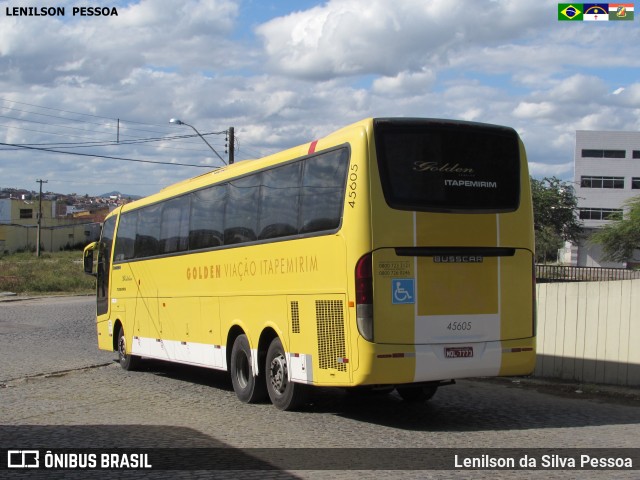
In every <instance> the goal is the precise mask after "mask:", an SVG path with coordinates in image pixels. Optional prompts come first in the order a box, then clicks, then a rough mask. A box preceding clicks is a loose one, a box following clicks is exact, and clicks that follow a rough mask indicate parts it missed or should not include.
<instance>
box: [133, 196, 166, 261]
mask: <svg viewBox="0 0 640 480" xmlns="http://www.w3.org/2000/svg"><path fill="white" fill-rule="evenodd" d="M161 213H162V205H152V206H150V207H145V208H141V209H140V210H139V212H138V227H137V229H136V243H135V246H134V248H133V250H134V257H135V258H144V257H151V256H153V255H158V254H159V253H160V252H159V241H160V218H161V217H160V215H161Z"/></svg>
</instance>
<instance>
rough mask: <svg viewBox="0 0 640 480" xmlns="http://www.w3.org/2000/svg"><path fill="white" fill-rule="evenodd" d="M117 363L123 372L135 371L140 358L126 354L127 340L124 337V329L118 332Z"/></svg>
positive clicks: (121, 328)
mask: <svg viewBox="0 0 640 480" xmlns="http://www.w3.org/2000/svg"><path fill="white" fill-rule="evenodd" d="M118 363H120V366H121V367H122V368H124V369H125V370H128V371H132V370H136V369H137V368H138V367H139V365H140V357H139V356H137V355H131V354H127V338H126V337H125V335H124V327H122V326H121V327H120V330H118Z"/></svg>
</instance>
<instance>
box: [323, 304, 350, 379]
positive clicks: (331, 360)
mask: <svg viewBox="0 0 640 480" xmlns="http://www.w3.org/2000/svg"><path fill="white" fill-rule="evenodd" d="M343 312H344V310H343V304H342V301H341V300H316V325H317V328H318V361H319V363H320V368H322V369H327V368H333V369H335V370H339V371H341V372H346V371H347V365H346V364H345V363H340V362H338V359H339V358H340V359H342V358H344V357H346V356H347V355H346V351H345V338H344V313H343Z"/></svg>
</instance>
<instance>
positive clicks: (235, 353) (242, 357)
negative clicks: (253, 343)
mask: <svg viewBox="0 0 640 480" xmlns="http://www.w3.org/2000/svg"><path fill="white" fill-rule="evenodd" d="M231 383H232V384H233V390H234V391H235V392H236V396H237V397H238V399H240V401H241V402H244V403H257V402H260V401H262V400H264V399H265V398H266V396H267V392H266V385H265V379H264V373H261V374H258V375H254V372H253V367H252V364H251V348H250V347H249V339H247V336H246V335H244V334H243V335H239V336H238V337H237V338H236V339H235V341H234V342H233V347H232V348H231Z"/></svg>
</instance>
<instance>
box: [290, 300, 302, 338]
mask: <svg viewBox="0 0 640 480" xmlns="http://www.w3.org/2000/svg"><path fill="white" fill-rule="evenodd" d="M291 331H292V332H293V333H300V311H299V310H298V302H297V301H294V302H291Z"/></svg>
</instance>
